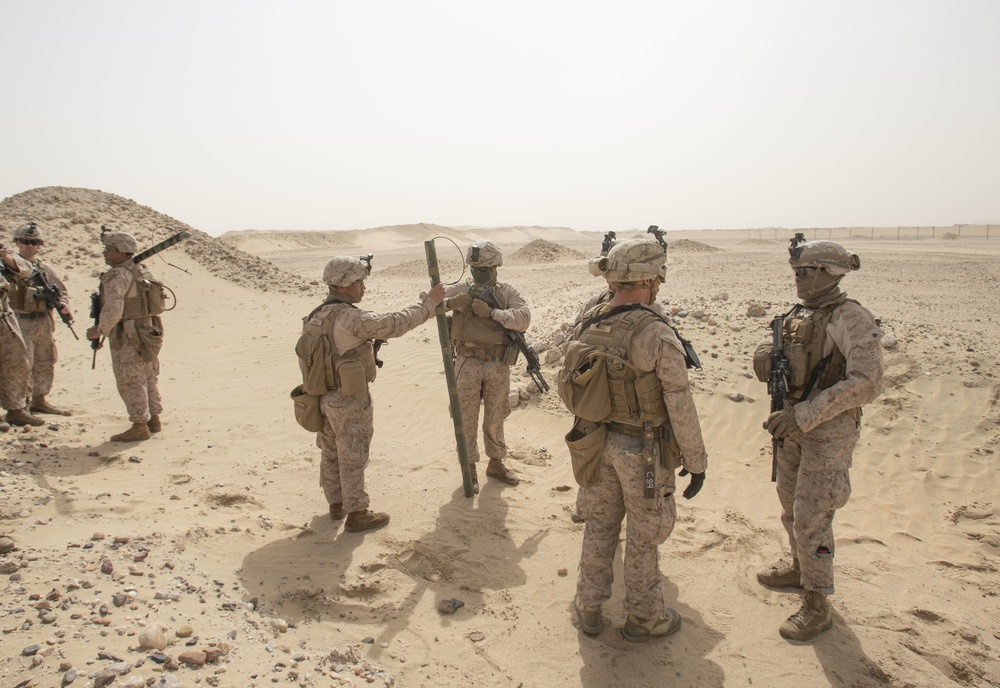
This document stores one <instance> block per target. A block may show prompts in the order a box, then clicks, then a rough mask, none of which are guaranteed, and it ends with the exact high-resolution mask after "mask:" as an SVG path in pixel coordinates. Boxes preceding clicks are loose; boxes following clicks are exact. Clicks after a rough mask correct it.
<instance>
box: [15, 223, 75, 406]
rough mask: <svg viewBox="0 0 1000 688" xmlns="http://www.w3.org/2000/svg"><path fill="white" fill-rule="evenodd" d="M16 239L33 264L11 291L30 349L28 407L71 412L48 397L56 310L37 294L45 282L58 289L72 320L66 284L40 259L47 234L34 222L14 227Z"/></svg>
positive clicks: (62, 306)
mask: <svg viewBox="0 0 1000 688" xmlns="http://www.w3.org/2000/svg"><path fill="white" fill-rule="evenodd" d="M14 241H15V242H16V243H17V247H18V252H19V253H20V255H21V257H22V258H24V260H26V261H27V262H28V263H29V264H30V265H31V267H32V273H31V275H30V276H29V277H28V278H27V279H16V280H14V283H13V285H12V288H11V293H10V305H11V308H13V309H14V312H15V313H17V319H18V322H19V324H20V326H21V335H22V336H23V337H24V344H25V347H26V348H27V352H28V365H29V366H30V367H31V375H30V376H29V378H28V396H29V398H30V399H31V402H30V404H29V409H30V410H31V411H34V412H36V413H49V414H53V415H57V416H69V415H71V414H70V412H69V411H63V410H62V409H58V408H56V407H55V406H52V404H50V403H49V402H48V400H47V399H46V398H45V397H46V396H47V395H48V394H49V392H50V391H52V383H53V381H54V380H55V367H56V361H57V360H58V351H57V349H56V341H55V329H56V322H55V314H54V313H53V312H52V310H53V309H52V308H51V307H50V305H49V304H48V303H47V302H46V300H45V299H44V298H39V296H38V289H39V287H44V286H45V285H48V286H49V287H52V288H54V289H56V290H58V292H59V312H60V313H62V314H63V315H65V316H68V318H69V321H72V313H71V312H70V308H69V297H68V295H67V292H66V285H65V284H63V282H62V280H60V279H59V278H58V277H57V276H56V273H55V270H53V269H52V267H51V266H50V265H48V264H47V263H43V262H42V261H41V260H39V259H38V251H39V249H40V248H41V247H42V246H44V245H45V237H44V236H42V232H41V230H40V229H38V226H37V225H36V224H35V223H34V222H29V223H27V224H24V225H21V226H20V227H18V228H17V229H16V230H14Z"/></svg>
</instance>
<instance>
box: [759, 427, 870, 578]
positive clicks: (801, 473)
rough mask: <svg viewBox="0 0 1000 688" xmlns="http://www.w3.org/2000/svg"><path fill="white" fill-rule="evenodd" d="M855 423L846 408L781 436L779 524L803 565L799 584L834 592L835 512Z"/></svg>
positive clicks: (843, 500)
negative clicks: (807, 429) (800, 433)
mask: <svg viewBox="0 0 1000 688" xmlns="http://www.w3.org/2000/svg"><path fill="white" fill-rule="evenodd" d="M858 435H859V431H858V424H857V423H856V422H855V421H854V419H853V418H851V417H850V416H849V415H847V414H846V413H842V414H840V415H839V416H837V417H836V418H833V419H831V420H828V421H827V422H825V423H822V424H821V425H819V426H817V427H816V428H814V429H813V430H812V431H810V432H807V433H806V434H805V435H803V436H802V437H801V438H800V439H799V440H798V441H796V440H793V439H791V438H785V443H784V446H783V447H780V448H779V449H778V482H777V490H778V501H779V502H781V524H782V525H783V526H785V530H786V531H787V532H788V543H789V545H790V546H791V548H792V555H793V556H794V557H796V558H797V559H798V560H799V566H800V568H801V569H802V587H803V588H805V589H806V590H815V591H817V592H820V593H822V594H824V595H832V594H833V589H834V586H833V555H834V538H833V517H834V514H835V513H836V512H837V509H839V508H840V507H842V506H844V505H845V504H847V500H848V498H849V497H850V496H851V474H850V468H851V455H852V454H853V453H854V445H855V444H857V442H858Z"/></svg>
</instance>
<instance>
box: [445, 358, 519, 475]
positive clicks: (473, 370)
mask: <svg viewBox="0 0 1000 688" xmlns="http://www.w3.org/2000/svg"><path fill="white" fill-rule="evenodd" d="M455 377H456V382H457V386H458V401H459V404H460V405H461V407H462V431H463V433H464V434H465V447H466V449H467V450H468V455H469V463H476V462H478V461H479V443H478V435H479V428H478V426H479V406H480V404H481V405H482V406H483V449H484V451H485V452H486V456H488V457H489V458H491V459H502V458H504V457H505V456H507V443H506V442H505V441H504V435H503V424H504V421H505V420H506V419H507V416H509V415H510V366H509V365H506V364H504V363H501V362H499V361H483V360H481V359H478V358H471V357H468V356H459V357H458V359H457V360H456V362H455ZM480 395H481V398H480Z"/></svg>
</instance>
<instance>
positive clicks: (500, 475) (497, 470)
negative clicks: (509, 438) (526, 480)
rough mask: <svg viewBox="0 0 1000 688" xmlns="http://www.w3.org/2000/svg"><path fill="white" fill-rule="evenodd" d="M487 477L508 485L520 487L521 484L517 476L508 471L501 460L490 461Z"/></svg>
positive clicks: (487, 467)
mask: <svg viewBox="0 0 1000 688" xmlns="http://www.w3.org/2000/svg"><path fill="white" fill-rule="evenodd" d="M486 475H488V476H489V477H491V478H496V479H497V480H499V481H500V482H502V483H507V484H508V485H519V484H520V483H521V480H520V479H519V478H518V477H517V476H516V475H514V474H513V473H511V472H510V471H508V470H507V467H506V466H504V465H503V461H502V460H501V459H490V463H489V465H487V466H486Z"/></svg>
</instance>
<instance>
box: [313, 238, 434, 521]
mask: <svg viewBox="0 0 1000 688" xmlns="http://www.w3.org/2000/svg"><path fill="white" fill-rule="evenodd" d="M367 276H368V268H367V267H366V266H365V264H364V263H363V262H362V261H361V260H360V259H358V258H350V257H346V256H338V257H336V258H333V259H331V260H330V262H329V263H327V265H326V268H325V269H324V270H323V281H324V282H326V283H327V284H328V285H329V287H330V293H329V296H328V297H327V300H326V301H325V302H324V303H323V304H322V305H321V306H320V307H319V308H317V309H315V310H314V311H313V312H312V313H310V314H309V315H308V316H306V317H305V318H303V331H305V330H306V328H308V327H310V326H314V327H319V328H321V329H322V331H323V332H330V333H332V334H331V335H330V336H329V339H330V340H332V345H333V350H332V351H331V352H330V354H331V355H330V359H331V360H330V369H331V370H334V371H337V372H335V373H334V375H335V376H336V377H337V383H336V384H337V388H336V389H330V390H329V391H327V392H326V393H325V394H324V395H323V396H322V398H321V400H320V405H321V409H322V412H323V418H324V420H323V424H322V428H321V429H320V431H319V433H317V436H316V445H317V446H318V447H319V448H320V450H321V459H320V470H319V481H320V486H321V487H322V488H323V493H324V494H325V495H326V501H327V502H328V503H329V505H330V517H331V518H333V520H335V521H339V520H340V519H342V518H344V516H345V514H346V516H347V521H346V522H345V525H344V529H345V530H347V531H349V532H359V531H364V530H374V529H376V528H381V527H382V526H384V525H386V524H388V523H389V514H386V513H380V512H375V511H371V510H370V509H369V508H368V506H369V499H368V492H367V491H366V490H365V467H366V466H367V465H368V449H369V445H370V444H371V440H372V434H373V433H374V415H373V407H372V398H371V394H370V393H369V391H368V385H369V384H370V383H371V382H372V381H373V380H374V379H375V372H376V365H375V352H374V348H373V346H372V340H373V339H389V338H392V337H402V336H403V335H404V334H406V333H407V332H409V331H410V330H412V329H413V328H415V327H417V326H418V325H421V324H422V323H424V322H425V321H426V320H427V319H428V318H429V317H431V316H432V315H433V314H434V310H435V308H436V307H437V305H438V304H439V303H441V300H442V299H443V298H444V286H443V285H440V284H439V285H437V286H435V287H433V288H432V289H431V290H430V292H428V293H427V294H422V295H421V297H420V303H418V304H416V305H413V306H410V307H408V308H405V309H403V310H401V311H398V312H396V313H386V314H384V315H381V314H378V313H373V312H371V311H365V310H361V309H360V308H358V307H357V306H355V305H354V304H356V303H358V302H359V301H361V299H362V298H364V295H365V278H366V277H367Z"/></svg>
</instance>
